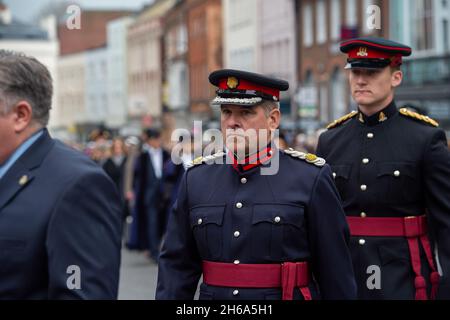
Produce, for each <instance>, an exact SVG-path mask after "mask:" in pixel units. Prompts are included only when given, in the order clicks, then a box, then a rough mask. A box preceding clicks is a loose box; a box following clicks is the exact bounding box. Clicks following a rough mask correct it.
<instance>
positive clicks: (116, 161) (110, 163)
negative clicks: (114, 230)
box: [103, 138, 129, 219]
mask: <svg viewBox="0 0 450 320" xmlns="http://www.w3.org/2000/svg"><path fill="white" fill-rule="evenodd" d="M126 162H127V155H126V153H125V145H124V141H123V140H122V139H121V138H115V139H114V140H113V141H112V145H111V156H110V157H108V158H107V159H106V161H105V162H104V163H103V170H105V172H106V174H107V175H108V176H109V177H110V178H111V180H112V181H113V182H114V184H115V185H116V188H117V190H118V192H119V194H120V197H121V198H122V201H123V203H124V208H123V214H122V217H123V219H125V218H126V217H127V216H128V215H129V210H128V199H126V198H125V190H124V189H125V186H124V184H125V181H124V180H125V164H126Z"/></svg>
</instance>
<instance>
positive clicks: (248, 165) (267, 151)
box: [228, 145, 274, 173]
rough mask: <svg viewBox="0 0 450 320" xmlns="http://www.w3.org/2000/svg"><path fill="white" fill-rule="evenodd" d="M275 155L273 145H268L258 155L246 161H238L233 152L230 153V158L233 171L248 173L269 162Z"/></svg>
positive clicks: (255, 154)
mask: <svg viewBox="0 0 450 320" xmlns="http://www.w3.org/2000/svg"><path fill="white" fill-rule="evenodd" d="M273 154H274V150H272V147H271V145H268V146H267V147H265V148H264V149H262V150H260V151H258V152H257V153H254V154H252V155H250V156H247V157H246V158H245V159H238V158H237V157H236V155H235V154H234V153H233V152H231V151H230V150H229V151H228V156H229V157H230V159H231V160H232V166H233V169H234V170H236V171H237V172H239V173H242V172H247V171H249V170H251V169H253V168H256V167H259V166H261V165H263V164H265V163H267V162H269V161H270V159H271V158H272V156H273Z"/></svg>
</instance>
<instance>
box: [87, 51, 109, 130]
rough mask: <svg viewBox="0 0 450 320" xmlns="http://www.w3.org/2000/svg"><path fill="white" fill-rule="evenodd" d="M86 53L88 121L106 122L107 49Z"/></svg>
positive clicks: (94, 122) (91, 122)
mask: <svg viewBox="0 0 450 320" xmlns="http://www.w3.org/2000/svg"><path fill="white" fill-rule="evenodd" d="M85 54H86V72H85V76H86V77H85V81H86V85H85V88H86V95H85V98H86V109H85V110H86V115H85V119H86V123H87V124H104V123H105V122H106V119H107V118H108V117H109V114H108V90H107V89H108V83H107V81H108V67H107V61H108V59H107V58H108V56H107V49H106V47H101V48H97V49H91V50H87V51H85Z"/></svg>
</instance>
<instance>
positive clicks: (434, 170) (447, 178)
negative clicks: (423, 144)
mask: <svg viewBox="0 0 450 320" xmlns="http://www.w3.org/2000/svg"><path fill="white" fill-rule="evenodd" d="M423 162H424V168H425V169H424V181H425V189H426V193H425V199H426V207H427V211H428V216H429V219H430V226H431V229H432V230H431V233H432V238H433V239H434V242H435V247H436V248H437V250H436V251H437V261H438V264H439V266H440V268H439V269H440V271H441V273H442V277H441V282H440V286H439V292H438V298H439V299H450V151H449V149H448V147H447V140H446V137H445V133H444V131H442V130H439V131H437V132H435V133H434V134H433V135H432V137H431V139H430V142H429V143H428V145H427V150H426V151H425V152H424V160H423Z"/></svg>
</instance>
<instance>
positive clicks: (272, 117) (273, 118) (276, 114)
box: [269, 108, 281, 131]
mask: <svg viewBox="0 0 450 320" xmlns="http://www.w3.org/2000/svg"><path fill="white" fill-rule="evenodd" d="M280 119H281V112H280V109H278V108H275V109H273V110H271V111H270V113H269V128H270V130H271V131H275V130H276V129H278V128H279V126H280Z"/></svg>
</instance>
